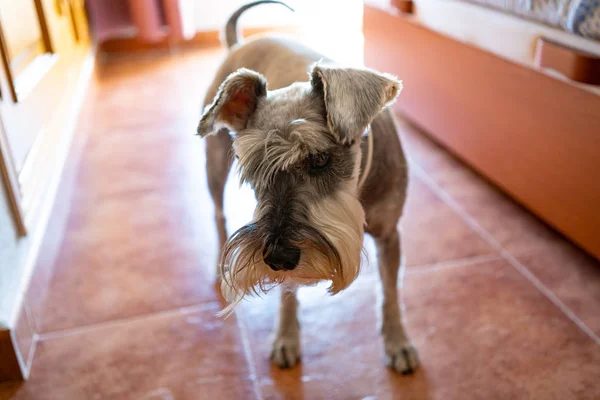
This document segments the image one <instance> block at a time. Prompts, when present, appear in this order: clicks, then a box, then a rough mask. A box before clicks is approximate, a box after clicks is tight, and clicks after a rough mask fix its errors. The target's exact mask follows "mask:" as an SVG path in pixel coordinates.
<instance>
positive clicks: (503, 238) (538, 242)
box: [399, 117, 565, 251]
mask: <svg viewBox="0 0 600 400" xmlns="http://www.w3.org/2000/svg"><path fill="white" fill-rule="evenodd" d="M399 120H400V122H399V126H400V129H401V132H400V134H401V137H402V139H403V141H404V143H405V146H406V147H407V149H408V150H407V153H408V154H409V157H410V158H411V159H412V160H413V162H414V163H415V164H416V165H417V166H418V167H419V168H421V169H422V170H423V171H424V172H425V173H427V174H428V175H429V176H430V177H431V179H432V180H433V181H434V182H435V183H436V184H437V185H438V186H439V187H441V189H442V190H444V191H445V192H446V193H447V194H449V195H450V197H451V198H452V199H453V200H454V201H456V203H458V205H459V206H460V207H461V208H462V209H463V210H464V211H465V212H466V213H467V214H468V215H470V216H471V217H473V218H474V219H475V220H476V221H477V223H478V224H479V225H480V226H481V227H483V228H484V229H485V230H486V231H487V232H488V233H489V234H490V235H491V236H492V237H493V238H494V239H495V240H496V241H497V242H498V243H499V244H500V245H501V246H502V247H503V248H505V249H507V250H509V251H518V250H522V249H531V248H539V249H541V248H547V247H551V246H554V245H555V244H556V243H559V242H565V240H564V239H563V238H562V236H561V235H560V234H558V233H556V232H555V231H553V230H552V229H550V228H549V227H547V226H546V225H545V224H544V223H543V222H541V221H540V220H539V219H537V218H536V217H535V216H533V215H532V214H531V213H529V212H528V211H527V210H525V209H524V208H523V207H521V206H520V205H519V204H517V203H516V202H515V201H514V200H512V199H510V198H508V197H507V196H506V195H505V194H503V193H502V192H501V191H500V190H498V189H497V188H496V187H494V186H493V185H491V184H490V183H488V182H487V181H486V180H484V179H483V178H481V177H480V176H479V175H477V173H475V172H473V171H472V170H470V169H469V168H468V167H466V166H465V164H463V163H462V162H460V161H459V160H458V159H457V158H455V157H453V156H452V155H451V154H449V153H448V152H447V151H445V150H444V149H442V148H441V147H440V146H438V145H437V144H435V143H434V142H433V141H432V140H430V139H429V138H427V136H426V135H425V134H423V133H422V132H420V131H419V130H418V129H417V128H415V127H414V126H411V125H409V124H408V123H406V122H404V121H403V120H402V119H401V117H399Z"/></svg>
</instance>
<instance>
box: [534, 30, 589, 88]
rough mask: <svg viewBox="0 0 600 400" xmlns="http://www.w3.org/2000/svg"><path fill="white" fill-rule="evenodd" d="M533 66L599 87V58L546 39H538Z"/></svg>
mask: <svg viewBox="0 0 600 400" xmlns="http://www.w3.org/2000/svg"><path fill="white" fill-rule="evenodd" d="M535 65H536V66H537V67H539V68H548V69H551V70H554V71H556V72H559V73H561V74H563V75H564V76H566V77H567V78H569V79H571V80H573V81H575V82H579V83H584V84H588V85H600V56H598V55H594V54H590V53H587V52H584V51H581V50H578V49H575V48H573V47H569V46H566V45H563V44H560V43H557V42H553V41H551V40H548V39H544V38H540V39H538V42H537V47H536V54H535Z"/></svg>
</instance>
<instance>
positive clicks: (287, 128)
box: [197, 1, 418, 374]
mask: <svg viewBox="0 0 600 400" xmlns="http://www.w3.org/2000/svg"><path fill="white" fill-rule="evenodd" d="M265 3H277V4H281V5H284V6H286V7H288V8H290V7H289V6H287V5H286V4H285V3H283V2H280V1H255V2H252V3H249V4H246V5H244V6H242V7H240V8H239V9H238V10H237V11H236V12H235V13H233V14H232V16H231V17H230V19H229V21H228V22H227V25H226V28H225V41H226V43H227V46H228V47H229V53H228V55H227V56H226V58H225V60H224V61H223V62H222V64H221V66H220V67H219V69H218V71H217V73H216V76H215V78H214V80H213V83H212V85H211V86H210V88H209V90H208V92H207V93H206V98H205V100H204V104H205V106H204V108H203V113H202V117H201V119H200V123H199V125H198V130H197V131H198V134H199V135H200V136H201V137H206V168H207V176H208V187H209V191H210V193H211V196H212V200H213V202H214V206H215V221H216V226H217V231H218V236H219V251H220V261H219V267H218V276H219V277H220V280H221V291H222V293H223V294H224V296H225V298H226V299H227V300H229V301H231V302H232V304H231V305H230V307H229V311H231V309H232V307H234V306H235V304H237V303H238V302H239V301H240V300H241V298H242V297H244V296H245V295H248V294H252V293H258V292H266V291H268V290H270V289H271V288H273V287H275V286H278V285H281V287H282V291H281V307H280V315H279V318H278V322H277V326H276V328H275V339H274V341H273V347H272V353H271V359H272V361H273V363H275V364H276V365H278V366H279V367H281V368H290V367H293V366H294V365H295V364H297V363H298V361H299V360H300V349H301V346H300V325H299V322H298V317H297V309H298V301H297V297H296V290H297V287H298V286H299V285H310V284H315V283H317V282H321V281H328V282H331V285H330V287H329V291H330V293H332V294H335V293H338V292H340V291H342V290H343V289H345V288H347V287H348V286H349V285H350V284H351V283H352V282H353V281H354V280H355V278H356V277H357V276H358V273H359V270H360V264H361V251H362V248H363V247H362V243H363V237H364V234H365V233H368V234H370V235H371V236H372V237H373V238H374V240H375V243H376V246H377V259H378V269H379V274H380V277H381V283H382V292H383V296H382V298H383V301H382V304H381V318H380V321H381V322H380V325H381V327H380V329H381V334H382V336H383V342H384V350H385V355H386V363H387V365H388V366H390V367H391V368H393V369H394V370H395V371H397V372H399V373H401V374H411V373H413V372H414V371H415V368H417V365H418V357H417V352H416V349H415V347H414V346H413V345H412V344H411V341H410V340H409V338H408V336H407V334H406V332H405V329H404V326H403V323H402V314H401V308H400V304H399V296H398V290H397V282H398V276H399V273H400V272H401V264H402V263H401V261H402V257H401V243H400V232H399V229H398V223H399V220H400V218H401V216H402V212H403V208H404V202H405V198H406V190H407V183H408V169H407V163H406V159H405V156H404V152H403V149H402V146H401V143H400V140H399V138H398V134H397V130H396V125H395V121H394V120H393V116H392V114H391V112H390V111H389V109H388V106H389V105H390V104H392V103H393V102H394V101H395V100H396V97H397V96H398V94H399V92H400V90H401V88H402V85H401V82H400V81H398V80H397V79H396V78H395V77H393V76H391V75H388V74H384V73H379V72H376V71H373V70H369V69H366V68H344V67H341V66H337V65H336V64H335V63H334V62H333V61H332V60H330V59H328V58H326V57H325V56H323V55H321V54H319V53H317V52H316V51H314V50H312V49H310V48H308V47H306V46H304V45H302V44H300V43H298V42H296V41H294V40H292V39H290V38H286V37H283V36H273V35H264V36H260V37H255V38H250V39H249V40H246V41H244V42H243V43H239V42H238V32H237V21H238V19H239V17H240V15H241V14H242V13H243V12H244V11H246V10H247V9H249V8H252V7H255V6H257V5H260V4H265ZM267 85H268V89H267ZM234 158H236V159H237V164H238V168H239V171H238V172H239V175H240V177H241V181H242V182H243V183H244V182H245V183H248V184H249V185H250V186H251V187H252V189H253V191H254V194H255V196H256V199H257V206H256V210H255V212H254V216H253V219H252V222H251V223H249V224H247V225H245V226H243V227H242V228H240V229H239V230H237V231H236V232H235V233H233V234H232V235H231V237H228V234H227V230H226V224H225V221H226V220H225V215H224V214H223V193H224V188H225V182H226V180H227V177H228V175H229V171H230V168H231V166H232V163H233V161H234ZM361 174H362V175H361ZM359 183H360V184H359Z"/></svg>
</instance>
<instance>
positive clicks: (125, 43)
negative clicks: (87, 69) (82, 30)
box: [98, 26, 299, 54]
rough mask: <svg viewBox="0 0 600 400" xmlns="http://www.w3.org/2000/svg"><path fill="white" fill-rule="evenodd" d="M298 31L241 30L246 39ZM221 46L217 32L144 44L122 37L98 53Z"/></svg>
mask: <svg viewBox="0 0 600 400" xmlns="http://www.w3.org/2000/svg"><path fill="white" fill-rule="evenodd" d="M298 31H299V29H298V28H297V27H295V26H280V27H256V28H245V29H243V36H244V37H248V36H252V35H257V34H261V33H268V32H282V33H296V32H298ZM220 44H221V39H220V32H219V31H216V30H215V31H205V32H197V33H196V35H195V36H194V37H193V38H191V39H190V40H186V41H181V42H173V41H172V40H171V39H170V38H168V37H165V38H164V39H162V40H160V41H158V42H144V41H142V40H140V39H138V38H136V37H124V38H118V39H109V40H106V41H104V42H101V43H99V44H98V52H99V53H107V54H110V53H139V52H146V51H154V50H166V49H170V48H172V47H175V46H191V47H214V46H219V45H220Z"/></svg>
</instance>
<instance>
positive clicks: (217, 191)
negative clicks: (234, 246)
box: [206, 129, 233, 276]
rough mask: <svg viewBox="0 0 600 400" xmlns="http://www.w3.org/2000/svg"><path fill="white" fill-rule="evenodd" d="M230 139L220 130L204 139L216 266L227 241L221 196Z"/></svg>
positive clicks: (218, 274) (227, 134)
mask: <svg viewBox="0 0 600 400" xmlns="http://www.w3.org/2000/svg"><path fill="white" fill-rule="evenodd" d="M231 146H232V139H231V136H230V135H229V131H228V130H227V129H221V130H220V131H219V132H218V133H217V134H216V135H214V136H213V135H211V136H208V137H207V138H206V173H207V178H208V189H209V191H210V195H211V197H212V200H213V203H214V206H215V223H216V226H217V233H218V235H219V256H218V257H219V258H218V261H217V264H218V265H220V263H221V254H222V253H223V247H224V246H225V242H226V241H227V227H226V220H225V214H224V212H223V203H224V202H223V196H224V192H225V183H226V182H227V176H228V175H229V170H230V169H231V164H232V162H233V153H232V147H231ZM220 270H221V269H220V268H217V276H220Z"/></svg>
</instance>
